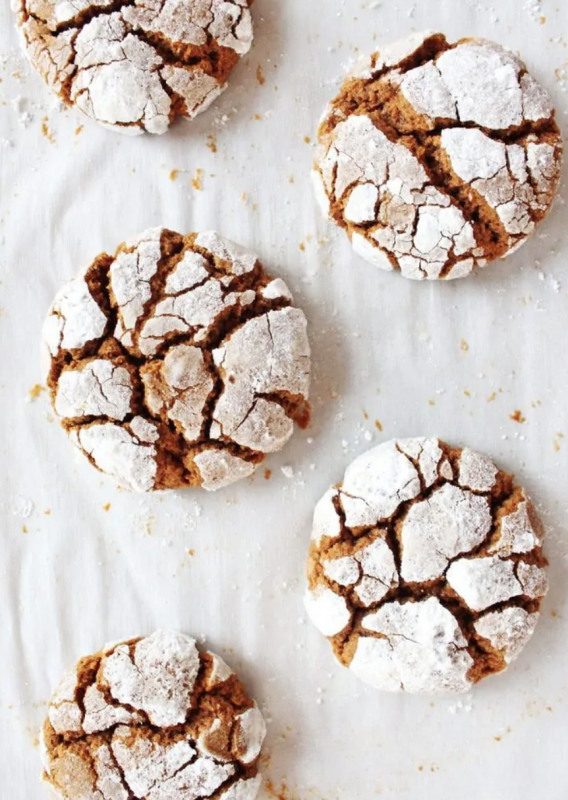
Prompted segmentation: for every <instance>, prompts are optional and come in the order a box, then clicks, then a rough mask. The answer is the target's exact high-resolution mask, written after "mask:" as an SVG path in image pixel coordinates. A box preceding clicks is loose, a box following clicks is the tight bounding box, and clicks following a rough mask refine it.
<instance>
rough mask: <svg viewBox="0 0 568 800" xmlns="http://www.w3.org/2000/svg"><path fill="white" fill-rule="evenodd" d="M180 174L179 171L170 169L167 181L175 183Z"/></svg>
mask: <svg viewBox="0 0 568 800" xmlns="http://www.w3.org/2000/svg"><path fill="white" fill-rule="evenodd" d="M181 172H182V170H181V169H172V170H171V172H170V174H169V179H170V180H171V181H177V179H178V176H179V174H180V173H181Z"/></svg>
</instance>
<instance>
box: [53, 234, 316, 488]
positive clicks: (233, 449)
mask: <svg viewBox="0 0 568 800" xmlns="http://www.w3.org/2000/svg"><path fill="white" fill-rule="evenodd" d="M43 337H44V343H45V345H46V346H47V349H48V351H49V375H48V380H47V383H48V387H49V392H50V397H51V401H52V403H53V407H54V409H55V411H56V413H57V415H58V416H59V418H60V420H61V423H62V426H63V427H64V428H65V430H66V431H67V433H68V434H69V435H70V437H71V439H72V441H73V442H74V444H75V445H76V446H77V447H78V448H79V449H80V450H81V451H82V452H83V453H84V454H85V455H86V456H87V457H88V459H89V460H90V461H91V463H92V464H94V466H96V467H98V468H99V469H100V470H101V471H102V472H106V473H108V474H110V475H112V476H114V477H115V478H116V479H117V480H118V481H119V483H120V484H121V485H123V486H125V487H126V488H129V489H133V490H137V491H151V490H154V489H175V488H181V487H185V486H203V487H204V488H205V489H211V490H214V489H219V488H222V487H224V486H227V485H229V484H230V483H233V482H235V481H237V480H240V479H241V478H245V477H248V476H249V475H251V474H252V473H253V472H254V471H255V469H256V468H257V467H258V465H259V464H260V463H261V462H262V461H263V459H264V457H265V456H266V454H268V453H273V452H276V451H278V450H280V449H281V448H282V447H283V446H284V445H285V443H286V442H287V441H288V439H289V438H290V436H291V435H292V433H293V430H294V423H297V424H298V425H300V426H301V427H306V426H307V425H308V423H309V419H310V406H309V403H308V400H307V397H308V390H309V381H310V346H309V342H308V337H307V323H306V318H305V316H304V314H303V312H302V311H300V310H299V309H297V308H294V307H293V306H292V296H291V294H290V292H289V290H288V288H287V286H286V284H285V283H284V281H282V280H280V279H273V278H271V277H270V276H269V275H268V274H267V273H266V272H265V271H264V268H263V266H262V264H261V263H260V262H259V261H258V258H257V256H256V255H255V254H254V253H252V252H250V251H249V250H246V249H244V248H243V247H241V246H239V245H237V244H235V243H234V242H231V241H229V240H227V239H224V238H222V237H221V236H219V235H218V234H217V233H215V232H212V231H209V232H204V233H197V234H195V233H194V234H190V235H188V236H182V235H181V234H178V233H175V232H173V231H170V230H166V229H163V228H153V229H150V230H148V231H146V232H145V233H143V234H142V235H141V236H139V237H138V238H137V239H135V240H134V241H132V242H129V243H125V244H123V245H121V246H120V247H119V248H118V250H117V252H116V254H115V255H114V256H110V255H107V254H102V255H100V256H98V257H97V258H96V259H95V260H94V261H93V263H92V264H91V265H90V266H89V267H88V268H87V269H86V270H85V271H84V272H83V273H81V274H80V275H79V276H78V277H77V278H75V279H74V280H72V281H71V282H70V283H68V284H67V285H66V286H64V287H63V289H61V291H60V292H59V293H58V294H57V296H56V298H55V301H54V303H53V305H52V307H51V309H50V311H49V313H48V316H47V319H46V322H45V324H44V331H43Z"/></svg>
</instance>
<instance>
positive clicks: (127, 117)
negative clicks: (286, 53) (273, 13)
mask: <svg viewBox="0 0 568 800" xmlns="http://www.w3.org/2000/svg"><path fill="white" fill-rule="evenodd" d="M252 2H253V0H151V2H148V0H13V6H14V9H15V11H16V13H17V16H18V25H19V27H20V30H21V33H22V37H23V44H24V48H25V51H26V53H27V55H28V57H29V59H30V61H31V63H32V65H33V66H34V67H35V69H36V70H37V71H38V72H39V73H40V75H42V77H43V78H44V80H45V81H46V83H47V84H48V86H49V87H50V88H51V89H52V90H53V91H54V92H56V93H57V94H58V95H59V97H60V98H61V99H62V100H63V102H64V103H66V104H67V105H69V106H76V107H77V108H79V109H80V110H81V111H83V112H84V113H85V114H87V116H89V117H91V118H92V119H94V120H95V121H96V122H99V123H100V124H101V125H104V126H105V127H110V128H113V129H114V130H117V131H120V132H121V133H130V134H138V133H143V132H144V131H148V132H149V133H164V132H165V131H166V130H167V129H168V127H169V125H170V123H171V122H172V121H173V120H174V119H175V118H176V117H177V116H183V117H195V116H196V115H197V114H199V113H200V112H201V111H204V110H205V109H206V108H207V107H208V106H209V105H210V104H211V103H212V102H213V100H215V98H217V97H218V96H219V95H220V94H221V92H222V91H223V90H224V89H225V88H226V86H227V80H228V78H229V74H230V73H231V71H232V69H233V67H234V66H235V64H236V63H237V61H238V60H239V59H240V58H241V56H242V55H244V54H245V53H247V52H248V51H249V49H250V46H251V44H252V38H253V33H252V18H251V13H250V10H249V6H250V5H251V4H252Z"/></svg>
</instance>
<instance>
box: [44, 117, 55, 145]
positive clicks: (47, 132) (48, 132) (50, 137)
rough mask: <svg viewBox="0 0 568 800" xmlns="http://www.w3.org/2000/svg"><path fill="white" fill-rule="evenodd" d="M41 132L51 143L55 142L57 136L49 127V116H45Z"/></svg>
mask: <svg viewBox="0 0 568 800" xmlns="http://www.w3.org/2000/svg"><path fill="white" fill-rule="evenodd" d="M41 133H42V136H45V138H46V139H47V141H48V142H49V143H50V144H55V137H54V136H53V133H52V132H51V130H50V128H49V118H48V117H47V116H45V117H44V118H43V119H42V121H41Z"/></svg>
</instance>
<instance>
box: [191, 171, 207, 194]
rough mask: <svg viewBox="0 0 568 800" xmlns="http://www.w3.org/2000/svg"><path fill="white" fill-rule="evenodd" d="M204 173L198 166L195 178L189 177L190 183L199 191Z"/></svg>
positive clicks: (201, 187)
mask: <svg viewBox="0 0 568 800" xmlns="http://www.w3.org/2000/svg"><path fill="white" fill-rule="evenodd" d="M204 175H205V172H204V171H203V170H202V169H199V168H198V169H197V170H196V172H195V178H192V179H191V185H192V186H193V188H194V189H195V190H196V191H198V192H200V191H201V190H202V189H203V176H204Z"/></svg>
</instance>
